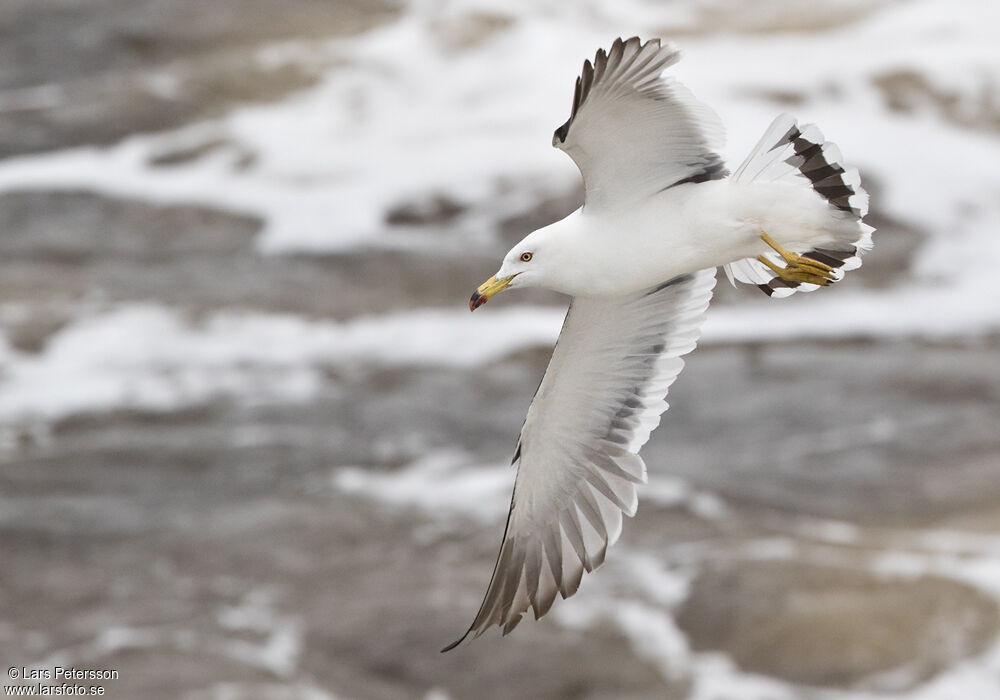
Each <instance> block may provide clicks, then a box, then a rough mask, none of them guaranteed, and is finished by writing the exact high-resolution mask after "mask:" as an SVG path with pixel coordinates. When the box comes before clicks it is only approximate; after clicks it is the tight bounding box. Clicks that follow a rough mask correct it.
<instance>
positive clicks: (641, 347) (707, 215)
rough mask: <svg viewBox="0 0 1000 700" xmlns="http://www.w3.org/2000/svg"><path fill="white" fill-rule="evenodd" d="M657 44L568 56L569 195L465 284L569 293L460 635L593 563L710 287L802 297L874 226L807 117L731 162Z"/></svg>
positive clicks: (640, 473)
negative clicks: (578, 201)
mask: <svg viewBox="0 0 1000 700" xmlns="http://www.w3.org/2000/svg"><path fill="white" fill-rule="evenodd" d="M679 58H680V54H679V53H678V51H677V49H676V48H675V47H674V45H673V44H670V43H665V42H664V43H661V42H660V41H659V40H655V39H654V40H652V41H647V42H646V43H642V42H640V40H639V39H638V38H637V37H633V38H631V39H628V40H625V41H623V40H622V39H616V40H615V41H614V42H613V43H612V44H611V49H610V50H609V51H607V52H605V51H604V50H603V49H602V50H600V51H598V52H597V56H596V57H595V59H594V62H593V63H591V62H590V61H589V60H588V61H585V62H584V64H583V71H582V73H581V75H580V77H579V78H577V81H576V91H575V92H574V94H573V108H572V112H571V114H570V118H569V120H568V121H567V122H566V123H565V124H563V125H562V126H560V127H559V128H558V129H556V131H555V133H554V135H553V137H552V145H553V146H555V147H556V148H558V149H560V150H563V151H565V152H566V153H567V154H569V156H570V158H572V159H573V161H574V162H575V163H576V165H577V166H578V167H579V169H580V173H581V174H582V175H583V182H584V189H585V195H584V205H583V206H582V207H581V208H580V209H578V210H577V211H575V212H573V213H572V214H570V215H569V216H567V217H566V218H565V219H562V220H561V221H557V222H555V223H554V224H550V225H549V226H545V227H544V228H541V229H538V230H537V231H534V232H532V233H531V234H529V235H528V236H527V237H525V238H524V240H522V241H521V242H520V243H518V244H517V245H516V246H514V247H513V248H512V249H511V250H510V252H508V253H507V255H506V256H504V259H503V263H502V264H501V266H500V269H499V270H498V271H497V273H496V275H495V276H494V277H492V278H491V279H489V280H488V281H487V282H485V283H483V284H482V285H481V286H480V287H479V288H478V289H477V290H476V291H475V293H474V294H473V295H472V299H471V300H470V302H469V308H470V309H472V310H475V309H477V308H478V307H479V306H481V305H483V304H484V303H486V301H487V300H489V299H490V298H491V297H492V296H493V295H495V294H497V293H498V292H501V291H503V290H504V289H511V288H516V287H545V288H547V289H552V290H555V291H557V292H562V293H564V294H568V295H569V296H571V297H572V301H571V303H570V306H569V311H568V312H567V314H566V319H565V321H564V323H563V327H562V332H561V333H560V335H559V340H558V341H557V343H556V346H555V350H554V351H553V353H552V359H551V360H550V361H549V366H548V369H547V370H546V371H545V375H544V377H543V379H542V381H541V384H540V385H539V387H538V390H537V392H536V393H535V397H534V399H533V400H532V402H531V406H530V407H529V408H528V415H527V417H526V418H525V420H524V426H523V427H522V428H521V434H520V437H519V439H518V442H517V449H516V451H515V454H514V460H513V461H514V463H515V464H516V465H517V477H516V480H515V482H514V494H513V496H512V498H511V505H510V512H509V514H508V516H507V526H506V528H505V531H504V536H503V543H502V544H501V547H500V554H499V556H498V557H497V562H496V566H495V567H494V570H493V577H492V579H491V580H490V584H489V588H488V589H487V591H486V596H485V598H484V600H483V603H482V606H481V607H480V609H479V612H478V614H477V615H476V618H475V620H474V621H473V622H472V625H471V626H470V628H469V630H468V632H466V633H465V635H463V636H462V638H461V639H459V640H458V641H456V642H455V643H453V644H451V645H450V646H448V647H447V648H446V649H444V651H448V650H449V649H452V648H454V647H455V646H457V645H458V644H459V643H461V642H462V641H463V640H465V639H466V638H468V636H469V635H470V634H472V635H473V636H479V635H480V634H482V633H483V632H484V631H485V630H486V629H488V628H489V627H491V626H493V625H498V626H501V627H502V628H503V633H504V634H507V633H508V632H510V631H511V630H512V629H514V627H515V626H516V625H517V623H518V622H520V620H521V617H522V616H523V615H524V613H525V612H527V610H528V608H531V609H532V611H533V612H534V615H535V618H536V619H537V618H539V617H541V616H542V615H544V614H545V613H546V612H547V611H548V610H549V608H550V607H551V606H552V603H553V601H554V600H555V598H556V595H561V596H562V597H563V598H568V597H569V596H571V595H573V594H574V593H575V592H576V590H577V588H578V586H579V585H580V579H581V578H582V576H583V572H584V571H588V572H589V571H592V570H593V569H595V568H596V567H598V566H600V565H601V563H603V561H604V557H605V553H606V551H607V549H608V546H609V545H611V544H613V543H614V542H615V541H616V540H617V539H618V536H619V534H620V533H621V528H622V514H623V513H624V514H625V515H628V516H632V515H634V514H635V510H636V505H637V493H636V490H637V486H638V485H639V484H642V483H644V482H645V481H646V465H645V464H644V463H643V460H642V458H641V457H640V456H639V454H638V453H639V449H640V448H641V447H642V446H643V444H645V442H646V441H647V440H648V439H649V434H650V432H651V431H652V430H653V429H654V428H655V427H656V426H657V425H658V424H659V422H660V415H661V414H662V413H663V412H664V411H665V410H666V409H667V403H666V402H665V401H664V399H665V397H666V395H667V389H668V387H669V386H670V384H671V383H672V382H673V381H674V379H676V378H677V375H678V373H679V372H680V371H681V368H682V367H683V366H684V361H683V360H682V359H681V358H682V356H683V355H685V354H687V353H688V352H690V351H691V350H693V349H694V347H695V343H696V341H697V339H698V335H699V332H700V327H701V324H702V321H703V320H704V318H705V311H706V309H707V308H708V303H709V300H710V299H711V296H712V289H713V287H714V286H715V268H717V267H720V266H721V267H723V268H724V269H725V272H726V275H727V276H728V277H729V280H730V282H732V283H733V284H734V285H735V284H736V282H741V283H747V284H753V285H756V286H757V287H759V288H760V289H761V290H762V291H764V292H765V293H767V294H768V295H770V296H775V297H785V296H789V295H790V294H793V293H794V292H796V291H812V290H814V289H818V288H819V287H822V286H826V285H829V284H831V283H832V282H835V281H837V280H839V279H841V278H842V277H843V275H844V272H845V271H847V270H851V269H854V268H856V267H859V266H860V265H861V259H860V255H861V253H862V252H864V251H867V250H868V249H870V248H871V234H872V231H873V230H874V229H873V228H872V227H870V226H868V225H866V224H865V223H863V222H862V217H864V215H865V214H866V213H867V210H868V195H867V193H866V192H865V191H864V190H863V189H862V188H861V181H860V178H859V176H858V171H857V170H856V169H855V168H852V167H849V166H847V165H844V163H843V161H842V159H841V155H840V152H839V151H838V150H837V147H836V146H835V145H834V144H832V143H829V142H826V141H824V139H823V135H822V133H821V132H820V131H819V129H818V128H817V127H816V126H814V125H811V124H810V125H802V126H800V125H799V124H798V123H797V122H796V120H795V119H794V118H793V117H791V116H789V115H787V114H783V115H781V116H779V117H777V118H776V119H775V120H774V122H772V124H771V126H770V127H768V129H767V131H766V132H765V133H764V135H763V137H761V139H760V141H759V142H758V144H757V145H756V147H755V148H754V149H753V150H752V151H751V153H750V155H749V156H747V158H746V160H745V161H744V162H743V164H742V165H740V167H739V168H737V169H736V172H734V173H733V174H732V175H730V174H729V171H728V170H727V168H726V166H725V163H724V162H723V160H722V158H721V156H720V155H719V150H720V149H721V148H722V146H723V143H724V138H725V134H724V130H723V127H722V123H721V122H720V120H719V118H718V116H716V114H715V113H714V112H713V111H712V110H711V109H710V108H709V107H708V106H706V105H704V104H703V103H701V102H699V101H698V100H697V99H696V98H695V97H694V96H693V95H692V94H691V92H690V91H688V90H687V89H686V88H685V87H684V86H682V85H681V84H679V83H678V82H676V81H674V80H672V79H670V78H668V77H665V76H663V75H662V74H663V71H664V70H665V69H666V68H668V67H669V66H671V65H673V64H674V63H676V62H677V60H678V59H679Z"/></svg>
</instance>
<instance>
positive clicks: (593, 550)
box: [445, 269, 715, 651]
mask: <svg viewBox="0 0 1000 700" xmlns="http://www.w3.org/2000/svg"><path fill="white" fill-rule="evenodd" d="M714 286H715V270H714V269H711V270H702V271H700V272H697V273H694V274H690V275H684V276H681V277H677V278H675V279H673V280H671V281H670V282H668V283H666V284H664V285H661V286H660V287H655V288H653V289H651V290H648V291H645V292H641V293H639V294H636V295H632V296H629V297H626V298H623V299H583V298H576V299H574V300H573V302H572V304H571V305H570V309H569V312H568V313H567V314H566V320H565V322H564V324H563V329H562V333H561V334H560V336H559V340H558V342H557V343H556V348H555V350H554V351H553V353H552V359H551V360H550V361H549V367H548V369H547V370H546V372H545V377H544V378H543V379H542V382H541V384H540V385H539V387H538V392H537V393H536V394H535V398H534V400H533V401H532V402H531V407H530V408H529V409H528V416H527V418H525V421H524V427H523V428H522V429H521V437H520V440H519V442H518V445H517V453H516V454H515V456H514V461H515V462H517V464H518V469H517V478H516V480H515V482H514V495H513V497H512V499H511V506H510V513H509V514H508V516H507V527H506V530H505V532H504V538H503V544H502V545H501V547H500V554H499V556H498V557H497V563H496V567H495V568H494V570H493V578H492V580H491V581H490V585H489V588H488V590H487V591H486V598H485V599H484V600H483V604H482V607H480V609H479V613H478V614H477V615H476V619H475V621H474V622H473V623H472V626H471V627H470V628H469V631H468V632H466V633H465V635H463V637H462V639H459V640H458V641H457V642H455V643H454V644H452V645H451V646H449V647H448V648H447V649H445V651H447V650H448V649H451V648H453V647H454V646H456V645H458V644H459V643H460V642H461V641H462V640H464V639H465V638H466V637H467V636H468V635H469V633H474V635H475V636H479V635H480V634H482V633H483V632H484V631H485V630H486V629H487V628H488V627H490V626H491V625H502V626H503V631H504V634H506V633H507V632H510V631H511V630H512V629H514V626H515V625H517V623H518V622H519V621H520V620H521V615H522V614H523V613H524V612H525V611H527V609H528V608H529V607H531V608H533V609H534V612H535V617H536V618H538V617H541V616H542V615H544V614H545V613H546V612H547V611H548V609H549V607H550V606H551V605H552V602H553V601H554V600H555V596H556V593H557V592H558V593H561V594H562V597H563V598H568V597H569V596H571V595H573V593H575V592H576V589H577V587H578V586H579V585H580V578H581V577H582V576H583V572H584V570H586V571H591V570H592V569H594V568H595V567H598V566H600V565H601V563H602V562H603V561H604V554H605V551H606V550H607V548H608V545H610V544H612V543H614V542H615V540H617V539H618V535H619V534H620V533H621V527H622V513H623V512H624V513H625V514H626V515H629V516H631V515H634V514H635V509H636V504H637V497H636V484H641V483H644V482H645V481H646V466H645V464H644V463H643V461H642V459H641V458H640V457H639V456H638V452H639V448H640V447H642V445H643V444H644V443H645V442H646V440H648V439H649V434H650V432H651V431H652V430H653V428H655V427H656V426H657V425H658V424H659V422H660V414H661V413H663V412H664V411H665V410H666V409H667V404H666V402H665V401H664V397H665V396H666V394H667V388H668V387H669V386H670V384H671V383H673V381H674V379H675V378H676V377H677V374H678V373H679V372H680V371H681V368H682V367H683V366H684V361H683V360H681V356H682V355H684V354H686V353H688V352H690V351H691V350H692V349H693V348H694V346H695V341H696V340H697V338H698V334H699V332H700V327H701V323H702V321H703V319H704V317H705V310H706V309H707V308H708V302H709V300H710V299H711V297H712V288H713V287H714Z"/></svg>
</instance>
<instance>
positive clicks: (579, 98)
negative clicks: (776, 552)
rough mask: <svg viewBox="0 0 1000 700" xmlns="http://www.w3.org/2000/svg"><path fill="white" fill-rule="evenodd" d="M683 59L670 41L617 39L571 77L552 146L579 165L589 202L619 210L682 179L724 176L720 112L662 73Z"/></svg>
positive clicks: (685, 180) (722, 132) (593, 205)
mask: <svg viewBox="0 0 1000 700" xmlns="http://www.w3.org/2000/svg"><path fill="white" fill-rule="evenodd" d="M679 59H680V53H679V52H678V50H677V48H676V47H674V45H673V44H671V43H665V44H662V45H661V43H660V41H659V39H653V40H651V41H647V42H646V43H645V44H641V43H640V41H639V39H638V37H632V38H631V39H629V40H627V41H622V40H621V39H615V41H614V43H612V44H611V50H610V51H608V52H605V51H604V49H601V50H600V51H598V52H597V56H596V57H595V58H594V63H593V64H591V63H590V61H589V60H588V61H585V62H584V64H583V72H582V73H581V75H580V77H579V78H577V80H576V92H575V93H574V95H573V111H572V113H571V115H570V118H569V121H567V122H566V123H565V124H563V125H562V126H560V127H559V128H558V129H556V131H555V134H554V135H553V137H552V145H553V146H555V147H556V148H559V149H561V150H563V151H565V152H566V153H568V154H569V156H570V158H572V159H573V161H574V162H575V163H576V165H577V167H578V168H580V172H581V173H582V174H583V182H584V185H585V188H586V200H585V201H586V206H587V207H593V208H595V209H596V208H601V209H604V208H617V207H621V206H626V205H628V204H629V203H631V202H635V201H637V200H638V199H641V198H643V197H648V196H651V195H653V194H655V193H657V192H660V191H662V190H665V189H667V188H668V187H672V186H674V185H679V184H682V183H686V182H704V181H705V180H713V179H718V178H722V177H725V176H726V175H727V174H728V171H727V170H726V167H725V163H724V162H723V160H722V157H721V156H719V154H718V153H716V151H717V150H720V149H721V148H722V147H723V146H724V145H725V130H724V128H723V126H722V122H721V121H720V120H719V117H718V116H717V115H716V114H715V112H713V111H712V110H711V108H709V107H708V106H707V105H705V104H704V103H702V102H699V101H698V100H697V99H696V98H695V97H694V95H692V94H691V92H690V91H689V90H688V89H687V88H685V87H684V86H683V85H681V84H680V83H678V82H676V81H675V80H672V79H670V78H664V77H661V73H662V72H663V71H664V69H666V68H667V67H668V66H671V65H673V64H674V63H676V62H677V61H678V60H679Z"/></svg>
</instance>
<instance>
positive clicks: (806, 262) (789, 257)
mask: <svg viewBox="0 0 1000 700" xmlns="http://www.w3.org/2000/svg"><path fill="white" fill-rule="evenodd" d="M760 239H761V240H762V241H764V242H765V243H767V244H768V245H769V246H771V247H772V248H774V250H775V252H777V253H778V255H780V256H781V258H782V260H784V261H785V263H786V265H785V267H779V266H778V265H776V264H775V263H774V262H773V261H772V260H770V259H769V258H768V257H766V256H764V255H758V256H757V260H759V261H760V262H762V263H764V264H765V265H767V267H769V268H771V270H772V271H773V272H774V274H776V275H777V276H778V277H780V278H781V279H783V280H785V281H786V282H798V283H806V284H817V285H819V286H821V287H825V286H826V285H828V284H830V283H831V282H834V281H836V279H837V278H836V276H835V275H834V272H833V268H832V267H830V266H829V265H825V264H823V263H821V262H819V261H818V260H813V259H811V258H807V257H804V256H802V255H799V254H798V253H793V252H791V251H790V250H786V249H784V248H782V247H781V245H780V244H779V243H778V242H777V241H776V240H774V239H773V238H771V237H770V236H768V235H767V234H766V233H764V232H763V231H761V232H760Z"/></svg>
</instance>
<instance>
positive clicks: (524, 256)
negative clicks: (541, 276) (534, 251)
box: [521, 253, 531, 262]
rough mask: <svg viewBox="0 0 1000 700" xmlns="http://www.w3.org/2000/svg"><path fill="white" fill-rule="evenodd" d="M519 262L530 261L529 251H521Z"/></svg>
mask: <svg viewBox="0 0 1000 700" xmlns="http://www.w3.org/2000/svg"><path fill="white" fill-rule="evenodd" d="M521 262H531V253H521Z"/></svg>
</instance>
